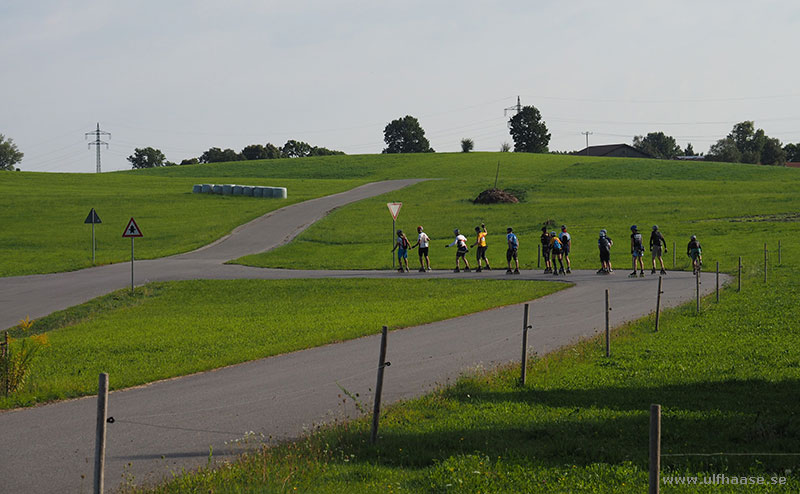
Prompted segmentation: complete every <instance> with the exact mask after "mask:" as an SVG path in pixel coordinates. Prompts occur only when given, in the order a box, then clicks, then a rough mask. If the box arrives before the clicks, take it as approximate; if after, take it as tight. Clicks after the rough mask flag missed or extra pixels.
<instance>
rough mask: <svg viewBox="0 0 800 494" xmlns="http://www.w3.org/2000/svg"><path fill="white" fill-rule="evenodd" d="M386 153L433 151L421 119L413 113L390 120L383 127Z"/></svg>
mask: <svg viewBox="0 0 800 494" xmlns="http://www.w3.org/2000/svg"><path fill="white" fill-rule="evenodd" d="M383 140H384V142H385V143H386V149H384V150H383V152H384V153H386V154H392V153H432V152H433V149H432V148H431V145H430V143H429V142H428V139H426V138H425V131H424V130H422V127H421V126H420V125H419V121H418V120H417V119H416V118H414V117H412V116H411V115H406V116H405V117H403V118H398V119H396V120H392V121H391V122H389V123H388V124H387V125H386V127H385V128H384V129H383Z"/></svg>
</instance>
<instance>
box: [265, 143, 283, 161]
mask: <svg viewBox="0 0 800 494" xmlns="http://www.w3.org/2000/svg"><path fill="white" fill-rule="evenodd" d="M264 152H265V154H266V155H267V159H268V160H276V159H278V158H283V150H281V148H279V147H278V146H276V145H274V144H272V143H271V142H268V143H267V144H266V145H265V146H264Z"/></svg>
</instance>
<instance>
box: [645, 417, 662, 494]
mask: <svg viewBox="0 0 800 494" xmlns="http://www.w3.org/2000/svg"><path fill="white" fill-rule="evenodd" d="M660 477H661V405H650V486H649V487H650V488H649V490H648V492H649V493H650V494H658V493H659V489H660V486H659V483H660V482H661V479H660Z"/></svg>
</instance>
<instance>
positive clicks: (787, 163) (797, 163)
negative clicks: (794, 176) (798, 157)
mask: <svg viewBox="0 0 800 494" xmlns="http://www.w3.org/2000/svg"><path fill="white" fill-rule="evenodd" d="M786 166H790V167H792V168H800V162H798V161H795V162H791V161H787V162H786Z"/></svg>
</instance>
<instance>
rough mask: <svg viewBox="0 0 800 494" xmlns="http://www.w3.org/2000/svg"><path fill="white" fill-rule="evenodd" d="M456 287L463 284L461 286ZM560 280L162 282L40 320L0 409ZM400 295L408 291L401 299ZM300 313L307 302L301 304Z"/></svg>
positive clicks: (472, 307)
mask: <svg viewBox="0 0 800 494" xmlns="http://www.w3.org/2000/svg"><path fill="white" fill-rule="evenodd" d="M456 286H457V287H458V289H457V290H456V289H455V287H456ZM564 287H566V285H565V284H563V283H542V282H514V281H488V280H487V281H478V280H473V281H469V280H460V281H459V280H424V279H423V280H401V279H393V280H366V279H354V280H282V281H265V280H236V281H186V282H172V283H154V284H150V285H146V286H145V287H143V288H139V289H137V292H136V294H135V295H134V296H133V297H131V296H130V295H128V291H127V290H121V291H119V292H115V293H112V294H109V295H106V296H104V297H100V298H98V299H95V300H93V301H90V302H88V303H86V304H83V305H81V306H78V307H74V308H71V309H68V310H66V311H62V312H58V313H55V314H53V315H51V316H48V317H46V318H43V319H41V320H39V321H36V322H35V323H34V325H33V327H32V328H31V329H30V330H28V331H27V332H25V333H24V334H23V332H22V331H21V330H20V329H19V328H18V329H16V330H14V331H12V335H13V336H17V337H19V336H30V335H35V334H41V333H46V334H47V335H48V338H49V343H50V344H49V347H47V348H45V349H44V350H42V351H41V352H40V353H39V354H38V355H37V357H36V360H35V361H34V364H33V368H32V375H31V379H30V382H29V384H28V386H27V387H26V388H25V389H23V390H21V391H20V392H18V393H16V394H14V395H12V396H11V397H10V398H2V397H0V408H12V407H17V406H27V405H32V404H35V403H40V402H44V401H50V400H55V399H62V398H69V397H75V396H83V395H87V394H92V393H94V392H96V386H97V375H98V373H100V372H108V373H110V374H111V375H113V376H114V380H113V387H114V389H121V388H127V387H130V386H135V385H138V384H143V383H148V382H152V381H155V380H159V379H166V378H169V377H175V376H181V375H186V374H191V373H194V372H200V371H204V370H209V369H215V368H219V367H223V366H226V365H231V364H236V363H239V362H245V361H248V360H255V359H259V358H263V357H268V356H271V355H277V354H282V353H287V352H292V351H295V350H301V349H304V348H310V347H315V346H320V345H324V344H328V343H333V342H336V341H342V340H347V339H352V338H358V337H359V336H364V335H368V334H373V333H379V332H380V328H381V326H383V325H384V324H386V325H389V326H390V328H391V329H395V328H399V327H408V326H416V325H419V324H424V323H428V322H431V321H435V320H442V319H448V318H451V317H457V316H460V315H464V314H468V313H471V312H477V311H481V310H486V309H490V308H493V307H497V306H502V305H508V304H512V303H518V302H523V301H526V300H531V299H534V298H538V297H541V296H543V295H546V294H548V293H552V292H555V291H557V290H560V289H562V288H564ZM398 293H402V296H397V294H398ZM298 308H301V309H298Z"/></svg>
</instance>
